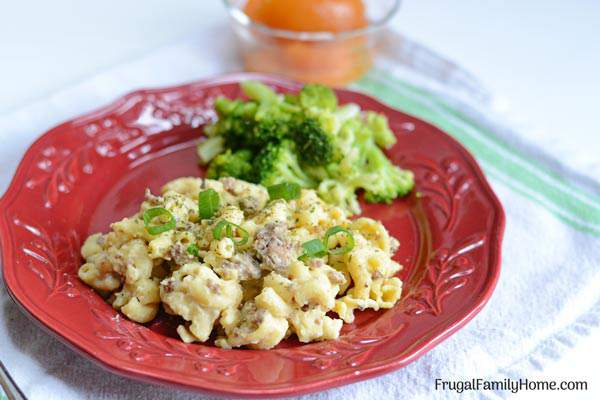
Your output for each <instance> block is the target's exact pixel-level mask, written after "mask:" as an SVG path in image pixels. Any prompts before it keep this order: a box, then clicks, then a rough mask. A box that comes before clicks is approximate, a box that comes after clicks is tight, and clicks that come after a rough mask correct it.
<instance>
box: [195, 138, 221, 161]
mask: <svg viewBox="0 0 600 400" xmlns="http://www.w3.org/2000/svg"><path fill="white" fill-rule="evenodd" d="M224 144H225V140H224V139H223V138H222V137H221V136H213V137H209V138H208V139H206V140H203V141H202V142H200V143H199V144H198V147H197V149H196V151H197V153H198V162H199V163H200V165H206V164H208V163H209V162H210V161H211V160H212V159H213V158H215V157H216V156H217V155H218V154H221V153H222V152H223V150H224V148H223V146H224Z"/></svg>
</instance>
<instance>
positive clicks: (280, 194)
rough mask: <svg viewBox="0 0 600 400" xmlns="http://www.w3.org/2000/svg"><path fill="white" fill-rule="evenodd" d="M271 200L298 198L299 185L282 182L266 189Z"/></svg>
mask: <svg viewBox="0 0 600 400" xmlns="http://www.w3.org/2000/svg"><path fill="white" fill-rule="evenodd" d="M267 191H268V192H269V198H270V199H271V200H275V199H284V200H293V199H297V198H298V197H300V185H298V184H297V183H290V182H283V183H279V184H277V185H273V186H269V187H268V188H267Z"/></svg>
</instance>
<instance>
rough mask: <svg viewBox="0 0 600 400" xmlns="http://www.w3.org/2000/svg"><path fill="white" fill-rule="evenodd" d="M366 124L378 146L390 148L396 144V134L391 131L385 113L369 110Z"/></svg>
mask: <svg viewBox="0 0 600 400" xmlns="http://www.w3.org/2000/svg"><path fill="white" fill-rule="evenodd" d="M366 124H367V126H368V127H369V129H370V130H371V132H372V134H373V140H374V141H375V143H377V146H379V147H383V148H385V149H389V148H390V147H392V146H393V145H394V144H396V136H394V132H392V131H391V129H390V127H389V125H388V121H387V118H386V117H385V115H383V114H377V113H375V112H373V111H369V112H368V113H367V114H366Z"/></svg>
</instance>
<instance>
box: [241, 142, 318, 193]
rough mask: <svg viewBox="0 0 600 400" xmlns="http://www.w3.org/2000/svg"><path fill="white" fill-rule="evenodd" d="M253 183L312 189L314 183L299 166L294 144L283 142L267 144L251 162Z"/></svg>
mask: <svg viewBox="0 0 600 400" xmlns="http://www.w3.org/2000/svg"><path fill="white" fill-rule="evenodd" d="M253 167H254V173H255V176H254V181H255V182H257V183H260V184H262V185H264V186H271V185H275V184H277V183H281V182H290V183H297V184H298V185H300V186H302V187H314V186H315V182H314V181H313V180H312V178H310V177H309V176H308V175H307V174H306V173H305V172H304V171H303V170H302V167H301V166H300V163H299V162H298V157H297V156H296V149H295V146H294V143H293V142H291V141H289V140H284V141H282V142H280V143H269V144H267V145H266V146H265V147H264V148H263V149H262V150H261V151H260V153H258V155H257V156H256V158H255V159H254V162H253Z"/></svg>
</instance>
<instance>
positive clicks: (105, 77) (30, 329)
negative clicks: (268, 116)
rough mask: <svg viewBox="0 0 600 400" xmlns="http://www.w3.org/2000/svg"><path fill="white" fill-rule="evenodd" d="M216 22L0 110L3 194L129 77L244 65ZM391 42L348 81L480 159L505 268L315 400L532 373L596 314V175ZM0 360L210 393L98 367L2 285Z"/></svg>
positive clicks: (64, 376) (89, 383)
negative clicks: (476, 308) (498, 118)
mask: <svg viewBox="0 0 600 400" xmlns="http://www.w3.org/2000/svg"><path fill="white" fill-rule="evenodd" d="M223 32H224V28H223V27H220V26H219V27H214V28H212V29H209V30H207V32H206V34H205V35H203V36H201V37H196V38H195V39H194V40H189V41H187V42H180V43H178V44H176V45H173V46H169V47H165V48H162V49H159V50H158V51H156V52H154V53H152V54H150V55H148V56H146V57H143V58H141V59H139V60H136V61H133V62H130V63H127V64H125V65H121V66H119V67H117V68H113V69H110V70H107V71H105V72H103V73H101V74H99V75H97V76H95V77H93V78H91V79H89V80H87V81H85V82H83V83H80V84H78V85H76V86H73V87H70V88H67V89H65V90H63V91H61V92H59V93H56V94H54V95H52V96H50V97H48V98H45V99H43V100H40V101H37V102H35V103H33V104H31V105H29V106H27V107H25V108H23V109H21V110H18V111H16V112H12V113H10V114H7V115H1V116H0V143H2V144H1V145H0V159H1V160H2V169H1V171H0V192H3V191H4V190H5V188H6V187H7V186H8V183H9V179H10V177H11V176H12V174H13V173H14V169H15V167H16V165H17V163H18V161H19V159H20V157H21V156H22V154H23V152H24V151H25V149H26V148H27V147H28V146H29V144H30V143H31V142H32V141H33V140H34V139H35V138H36V137H37V136H38V135H40V134H42V133H43V132H44V131H46V130H47V129H49V128H51V127H52V126H53V125H55V124H57V123H59V122H60V121H62V120H65V119H68V118H71V117H73V116H76V115H78V114H80V113H82V112H85V111H89V110H90V109H93V108H96V107H99V106H102V105H104V104H105V103H107V102H109V101H111V100H113V99H115V98H116V97H118V96H120V95H122V94H124V93H126V92H129V91H131V90H133V89H136V88H141V87H151V86H160V85H169V84H175V83H180V82H185V81H189V80H194V79H198V78H201V77H206V76H210V75H215V74H218V73H222V72H228V71H233V70H238V69H240V67H239V66H238V64H237V61H236V58H235V55H234V51H233V46H232V43H231V40H232V38H231V37H229V36H225V37H224V34H223ZM395 43H400V44H401V45H398V46H397V47H394V48H388V51H389V52H390V57H389V59H388V60H387V62H386V61H385V60H384V61H383V62H381V63H380V64H379V65H378V66H377V68H378V70H377V72H376V73H370V74H369V75H368V76H367V77H366V78H365V79H363V80H362V81H360V82H358V83H357V84H355V85H354V87H355V88H357V89H359V90H365V91H371V92H373V93H375V95H376V96H379V97H381V98H382V99H383V100H384V101H387V102H390V103H391V104H392V105H394V106H396V107H398V108H400V109H403V110H406V111H408V112H410V113H413V114H416V115H419V116H421V117H423V118H425V119H428V120H430V121H432V122H433V123H435V124H437V125H439V126H441V127H443V128H444V129H446V130H447V131H448V132H449V133H451V134H453V135H454V136H455V137H457V138H458V139H459V140H461V141H463V143H465V144H466V145H467V146H468V147H469V148H470V149H471V150H472V151H473V152H474V154H475V156H476V157H477V158H478V159H479V160H480V161H481V162H482V164H483V166H484V169H485V170H486V172H487V174H488V177H489V178H490V180H491V183H492V186H493V187H494V189H495V191H496V193H497V194H498V196H499V197H500V199H501V201H502V203H503V205H504V208H505V211H506V215H507V225H506V233H505V238H504V245H503V262H502V276H501V278H500V281H499V283H498V286H497V288H496V291H495V293H494V295H493V297H492V299H491V300H490V302H489V304H488V305H487V306H486V307H485V308H484V309H483V311H482V312H481V313H480V314H479V315H478V316H477V317H476V318H475V319H474V320H473V321H472V322H470V323H469V324H468V325H467V326H466V327H464V328H463V329H461V330H460V331H459V332H457V333H456V334H454V335H453V336H452V337H451V338H449V339H447V340H446V341H444V342H443V343H442V344H440V345H439V346H437V347H436V348H435V349H433V350H431V351H430V352H429V353H427V354H426V355H425V356H423V357H422V358H421V359H419V360H417V361H416V362H414V363H412V364H410V365H409V366H407V367H405V368H403V369H401V370H399V371H396V372H394V373H390V374H387V375H385V376H382V377H378V378H375V379H371V380H367V381H363V382H359V383H356V384H352V385H349V386H345V387H341V388H337V389H333V390H329V391H325V392H321V393H316V394H313V395H310V396H307V398H311V399H333V398H365V399H366V398H378V399H399V398H423V399H425V398H427V399H429V398H447V397H448V395H449V394H451V393H449V392H444V391H435V390H434V384H435V378H442V379H444V380H464V379H471V378H486V379H494V380H501V379H503V378H505V377H511V378H517V379H518V378H520V377H527V376H531V374H533V373H534V372H536V371H539V370H542V369H543V368H544V367H545V366H546V365H547V361H548V360H550V359H557V358H560V357H561V356H562V355H563V354H564V352H565V351H568V349H569V348H570V347H572V346H573V343H574V342H575V341H577V339H578V338H579V337H581V336H584V335H587V334H588V333H589V332H590V331H591V330H592V329H597V328H598V325H599V324H600V296H599V293H600V273H599V268H598V260H599V258H600V241H599V236H600V200H599V199H600V185H598V183H597V182H596V181H594V180H593V179H590V178H589V177H587V178H585V177H582V176H580V175H579V174H577V173H575V172H572V171H570V170H569V169H568V167H567V166H566V164H567V163H568V161H569V156H568V155H564V156H563V158H562V161H563V162H564V163H561V162H559V161H556V160H554V159H551V158H549V157H548V156H546V155H544V154H543V153H542V152H540V151H539V150H538V148H537V146H536V145H535V143H534V144H531V143H529V144H526V143H524V140H523V139H522V136H521V135H519V134H518V133H515V132H513V131H509V130H507V129H506V128H504V127H502V126H500V125H499V124H498V123H497V122H495V117H494V116H493V115H492V114H491V113H489V111H488V109H487V103H488V100H489V95H488V94H487V93H486V92H485V91H484V90H481V88H480V86H478V85H477V83H476V82H475V81H474V80H473V79H472V78H471V77H470V76H469V75H468V74H466V73H465V72H464V71H462V70H460V69H459V68H458V67H456V66H455V65H453V64H451V63H449V62H447V61H445V60H443V59H441V58H440V57H438V56H436V55H435V54H433V53H431V52H428V51H427V50H426V49H423V48H422V47H420V46H418V45H417V44H415V43H412V42H410V41H409V40H408V39H405V38H404V39H401V41H400V42H395ZM388 47H389V46H388ZM407 81H408V82H409V83H411V84H412V85H415V86H410V85H406V84H405V82H407ZM422 88H427V89H428V90H422ZM596 148H598V146H596ZM0 359H1V360H2V361H3V362H4V364H5V365H6V367H7V368H8V370H9V371H10V372H11V374H12V376H13V377H14V379H15V380H16V382H17V384H18V385H19V386H20V388H21V389H22V390H23V392H24V393H25V394H26V395H27V396H28V397H29V398H30V399H43V400H51V399H59V400H69V399H78V398H90V399H150V398H152V399H157V398H169V399H187V398H190V399H191V398H195V399H198V398H205V397H203V396H202V395H198V394H196V393H192V392H186V391H181V390H176V389H170V388H166V387H161V386H157V385H151V384H145V383H140V382H137V381H134V380H130V379H126V378H121V377H119V376H116V375H113V374H111V373H108V372H105V371H104V370H102V369H100V368H99V367H97V366H96V365H95V364H93V363H92V362H91V361H88V360H87V359H85V358H83V357H81V356H79V355H77V354H75V353H74V352H73V351H71V350H70V349H68V348H67V347H66V346H64V345H62V344H61V343H60V342H59V341H57V340H56V339H54V338H52V337H50V336H49V335H48V334H47V333H45V332H44V331H43V330H41V329H40V328H39V327H38V326H37V325H35V324H34V323H32V322H31V321H30V320H29V319H28V318H27V317H25V316H24V315H23V314H22V313H21V312H20V311H19V309H18V308H17V306H16V305H15V304H13V302H12V301H11V300H10V299H9V298H8V295H7V294H6V291H5V289H4V288H3V287H2V289H0ZM465 394H466V395H468V396H471V397H477V398H482V397H485V398H487V397H497V396H501V397H504V396H506V395H508V393H500V392H498V393H493V392H468V393H463V395H465ZM0 398H1V397H0ZM206 398H207V397H206Z"/></svg>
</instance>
